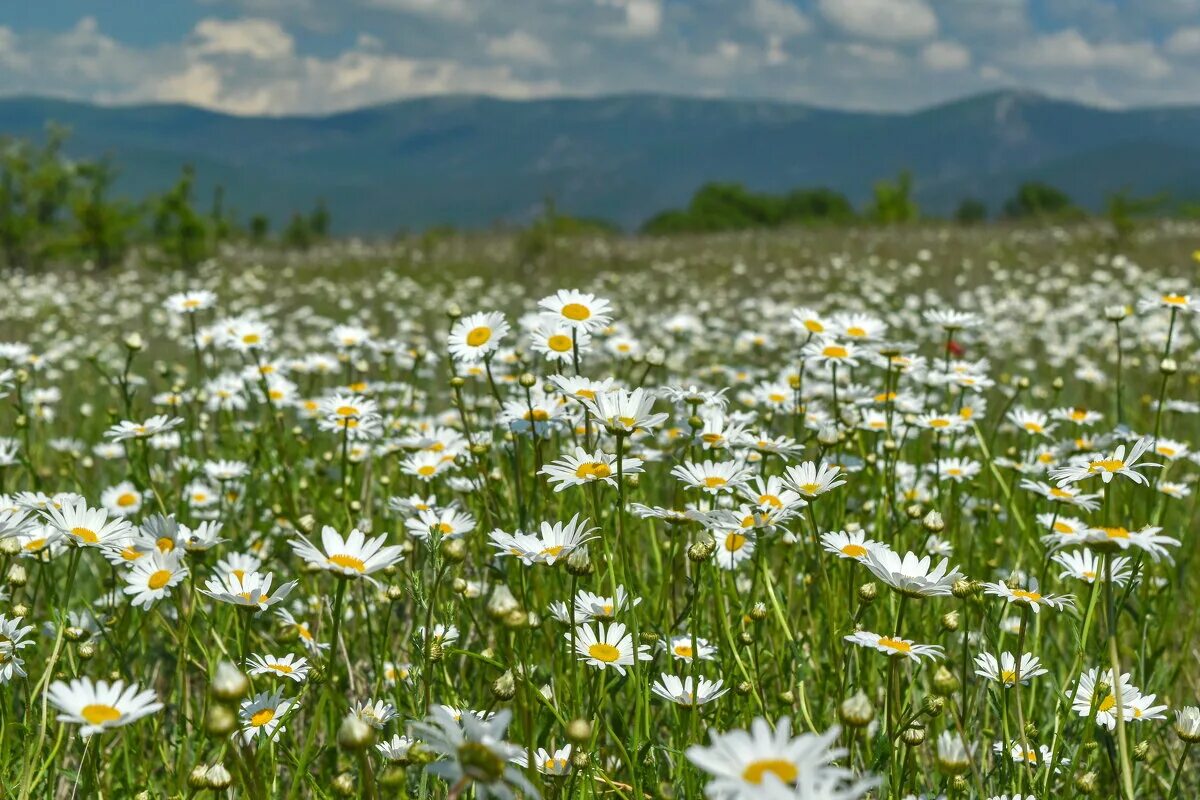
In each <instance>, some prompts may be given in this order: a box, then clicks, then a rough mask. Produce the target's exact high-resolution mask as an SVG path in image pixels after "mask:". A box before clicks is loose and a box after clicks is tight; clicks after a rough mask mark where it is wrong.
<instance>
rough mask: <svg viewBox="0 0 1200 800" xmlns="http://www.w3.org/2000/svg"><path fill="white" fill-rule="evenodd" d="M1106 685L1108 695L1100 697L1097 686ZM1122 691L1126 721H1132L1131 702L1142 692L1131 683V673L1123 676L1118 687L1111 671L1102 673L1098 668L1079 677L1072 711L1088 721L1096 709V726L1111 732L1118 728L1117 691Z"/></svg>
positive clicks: (1074, 690)
mask: <svg viewBox="0 0 1200 800" xmlns="http://www.w3.org/2000/svg"><path fill="white" fill-rule="evenodd" d="M1100 683H1104V684H1107V685H1108V686H1109V691H1108V694H1106V695H1104V696H1103V697H1099V696H1098V693H1097V691H1096V686H1097V684H1100ZM1118 689H1119V690H1120V695H1121V705H1122V706H1123V707H1124V710H1123V712H1121V713H1124V716H1125V719H1126V720H1128V719H1131V718H1132V716H1133V714H1132V711H1131V709H1130V707H1129V706H1130V702H1131V701H1133V700H1135V699H1136V698H1137V697H1138V695H1140V694H1141V691H1140V690H1139V689H1138V688H1137V687H1136V686H1134V685H1133V684H1131V683H1130V682H1129V673H1125V674H1123V675H1121V680H1120V685H1119V686H1118V685H1117V684H1116V683H1115V682H1114V681H1113V672H1112V670H1111V669H1108V670H1105V671H1104V672H1100V671H1099V670H1098V669H1096V668H1094V667H1093V668H1092V669H1089V670H1088V671H1087V672H1085V673H1083V674H1082V675H1080V676H1079V682H1078V683H1077V684H1076V685H1075V687H1074V689H1073V690H1072V692H1071V709H1072V710H1073V711H1074V712H1075V713H1076V714H1078V715H1079V716H1081V717H1083V718H1084V719H1087V718H1088V717H1090V716H1091V715H1092V707H1093V705H1094V706H1095V709H1096V724H1097V725H1101V726H1103V727H1105V728H1108V729H1109V730H1110V731H1111V730H1112V729H1113V728H1115V727H1116V726H1117V713H1119V712H1118V710H1117V698H1116V695H1117V690H1118Z"/></svg>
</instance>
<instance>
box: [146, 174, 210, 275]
mask: <svg viewBox="0 0 1200 800" xmlns="http://www.w3.org/2000/svg"><path fill="white" fill-rule="evenodd" d="M195 179H196V173H195V170H194V169H192V167H191V166H190V165H188V166H185V167H184V168H183V170H182V171H181V172H180V175H179V180H178V181H177V182H176V183H175V185H174V186H173V187H172V188H171V189H170V190H168V191H167V192H166V193H165V194H163V195H162V196H161V197H160V198H158V201H157V203H156V204H155V210H154V224H153V232H154V236H155V238H156V239H157V241H158V243H159V245H160V246H161V247H162V249H163V251H164V252H165V253H167V254H168V255H170V256H172V257H173V258H174V259H175V261H176V262H177V263H178V264H179V266H180V267H183V268H184V269H192V268H194V267H195V266H196V264H198V263H199V262H200V260H201V259H202V258H203V257H204V255H205V243H206V241H207V238H208V232H207V230H206V228H205V224H204V220H203V219H202V218H201V216H200V215H199V214H198V213H197V212H196V208H195V206H194V205H193V204H192V191H193V186H194V184H195Z"/></svg>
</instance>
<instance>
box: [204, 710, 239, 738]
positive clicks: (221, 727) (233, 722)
mask: <svg viewBox="0 0 1200 800" xmlns="http://www.w3.org/2000/svg"><path fill="white" fill-rule="evenodd" d="M236 728H237V715H236V714H234V713H233V711H232V710H231V709H230V708H229V707H228V706H225V705H221V704H220V703H210V704H209V706H208V711H207V712H205V714H204V730H205V731H206V732H207V733H208V734H209V735H210V736H213V737H215V738H217V739H223V738H225V737H226V736H228V735H229V734H231V733H233V731H234V730H235V729H236Z"/></svg>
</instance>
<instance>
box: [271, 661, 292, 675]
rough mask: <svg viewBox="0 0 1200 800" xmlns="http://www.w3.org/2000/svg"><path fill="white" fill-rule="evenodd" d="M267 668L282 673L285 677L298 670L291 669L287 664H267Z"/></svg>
mask: <svg viewBox="0 0 1200 800" xmlns="http://www.w3.org/2000/svg"><path fill="white" fill-rule="evenodd" d="M267 668H268V669H273V670H275V671H276V672H279V673H282V674H284V675H291V674H292V673H293V672H295V671H296V670H294V669H292V668H291V667H289V666H288V665H287V664H267Z"/></svg>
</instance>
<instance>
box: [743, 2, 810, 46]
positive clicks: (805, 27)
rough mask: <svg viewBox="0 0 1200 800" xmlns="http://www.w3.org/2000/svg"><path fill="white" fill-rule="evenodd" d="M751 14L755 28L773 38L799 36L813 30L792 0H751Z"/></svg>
mask: <svg viewBox="0 0 1200 800" xmlns="http://www.w3.org/2000/svg"><path fill="white" fill-rule="evenodd" d="M749 13H750V21H751V23H752V24H753V25H754V27H755V28H757V29H758V30H760V31H762V32H763V33H769V34H771V35H773V36H781V37H784V38H786V37H789V36H799V35H801V34H804V33H808V31H809V30H810V29H811V28H812V23H811V22H809V21H808V17H806V16H804V15H803V14H802V13H800V10H799V9H798V8H796V7H795V6H794V5H792V4H791V2H790V0H751V1H750V12H749Z"/></svg>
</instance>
